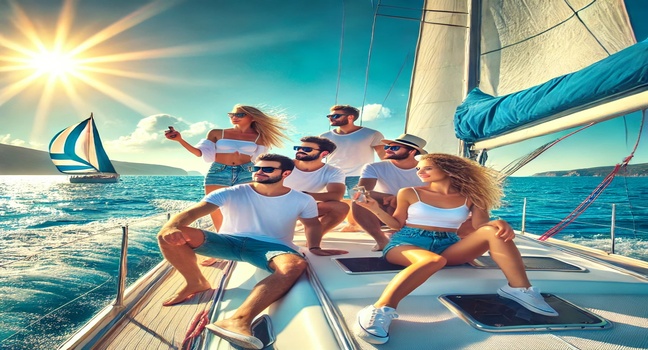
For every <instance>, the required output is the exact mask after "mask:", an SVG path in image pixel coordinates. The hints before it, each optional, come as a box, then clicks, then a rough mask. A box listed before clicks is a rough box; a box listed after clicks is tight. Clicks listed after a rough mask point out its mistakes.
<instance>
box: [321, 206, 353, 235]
mask: <svg viewBox="0 0 648 350" xmlns="http://www.w3.org/2000/svg"><path fill="white" fill-rule="evenodd" d="M317 212H318V214H319V217H320V218H319V219H320V222H321V223H322V234H325V233H327V232H329V231H331V230H332V229H333V228H335V226H337V225H338V224H339V223H341V222H342V221H343V220H344V217H345V216H346V215H347V213H348V212H349V205H348V204H346V203H342V202H339V201H328V202H318V203H317Z"/></svg>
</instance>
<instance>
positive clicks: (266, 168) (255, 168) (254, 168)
mask: <svg viewBox="0 0 648 350" xmlns="http://www.w3.org/2000/svg"><path fill="white" fill-rule="evenodd" d="M248 169H249V170H250V171H251V172H253V173H256V172H257V171H259V170H261V171H262V172H264V173H266V174H271V173H273V172H274V171H275V170H277V169H281V168H275V167H271V166H256V165H255V166H251V167H249V168H248Z"/></svg>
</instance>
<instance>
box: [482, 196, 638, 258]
mask: <svg viewBox="0 0 648 350" xmlns="http://www.w3.org/2000/svg"><path fill="white" fill-rule="evenodd" d="M575 206H576V204H574V202H573V201H569V200H552V201H547V200H544V199H543V200H542V201H530V200H529V199H528V198H524V199H523V201H522V202H521V203H520V202H515V203H507V205H506V206H505V208H503V210H502V209H500V210H497V211H494V215H497V216H499V217H501V218H502V219H505V220H507V221H508V222H509V223H511V225H512V226H513V227H514V228H516V229H519V231H520V232H521V233H522V234H525V233H533V234H537V235H542V234H543V233H545V232H546V231H547V230H549V229H550V228H552V227H553V226H554V225H556V224H558V223H560V222H561V220H563V219H564V218H565V217H566V216H567V215H569V214H570V212H571V211H572V210H573V208H575ZM547 207H549V208H551V209H546V208H547ZM645 212H648V207H642V206H637V205H629V204H624V203H613V204H609V203H601V204H597V205H591V206H590V207H589V208H588V209H587V210H586V211H585V212H584V213H583V214H582V215H580V216H578V217H577V218H576V219H575V220H573V221H572V223H571V224H570V225H569V226H567V227H565V228H564V229H563V230H562V231H561V232H559V233H558V234H557V235H556V236H555V237H556V238H560V239H561V240H565V241H571V242H574V243H578V244H581V245H584V246H588V247H590V248H596V249H599V250H603V251H605V252H607V253H609V254H619V255H623V256H629V257H633V258H637V259H640V260H644V261H648V253H646V251H645V250H642V249H636V246H635V244H633V243H636V242H641V244H646V245H648V223H646V220H645V219H642V218H643V217H645V215H644V216H642V215H640V214H636V213H645ZM643 242H645V243H643ZM620 243H623V244H620Z"/></svg>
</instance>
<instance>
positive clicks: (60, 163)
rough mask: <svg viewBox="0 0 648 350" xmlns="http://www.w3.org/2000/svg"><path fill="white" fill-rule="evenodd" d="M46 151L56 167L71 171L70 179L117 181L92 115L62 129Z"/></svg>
mask: <svg viewBox="0 0 648 350" xmlns="http://www.w3.org/2000/svg"><path fill="white" fill-rule="evenodd" d="M49 153H50V158H51V159H52V162H53V163H54V165H55V166H56V168H57V169H58V170H59V171H60V172H62V173H64V174H70V175H72V176H70V182H73V183H79V182H95V183H109V182H117V181H118V180H119V174H117V171H115V167H114V166H113V165H112V163H111V162H110V159H109V158H108V155H107V154H106V151H105V150H104V148H103V145H102V144H101V138H100V137H99V131H98V130H97V126H96V125H95V122H94V117H93V115H92V114H90V118H88V119H86V120H84V121H82V122H80V123H78V124H75V125H72V126H70V127H68V128H66V129H63V130H61V131H60V132H59V133H58V134H56V135H55V136H54V138H52V141H51V142H50V145H49Z"/></svg>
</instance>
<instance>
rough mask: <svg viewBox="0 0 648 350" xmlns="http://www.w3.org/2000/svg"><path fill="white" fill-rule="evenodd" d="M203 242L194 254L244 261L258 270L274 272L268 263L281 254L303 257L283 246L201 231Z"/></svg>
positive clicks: (248, 238)
mask: <svg viewBox="0 0 648 350" xmlns="http://www.w3.org/2000/svg"><path fill="white" fill-rule="evenodd" d="M202 232H203V234H204V235H205V242H204V243H203V244H202V245H201V246H199V247H197V248H195V249H194V252H195V253H196V254H200V255H205V256H210V257H213V258H221V259H225V260H236V261H245V262H247V263H250V264H252V265H254V266H256V267H258V268H260V269H264V270H267V271H270V272H274V270H272V269H271V268H270V261H271V260H272V259H273V258H274V257H276V256H279V255H282V254H295V255H297V256H299V257H300V258H302V259H303V255H302V254H301V253H299V252H298V251H295V250H293V249H292V248H290V247H288V246H285V245H283V244H277V243H270V242H264V241H261V240H258V239H254V238H250V237H239V236H233V235H228V234H223V233H214V232H210V231H205V230H202Z"/></svg>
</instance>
